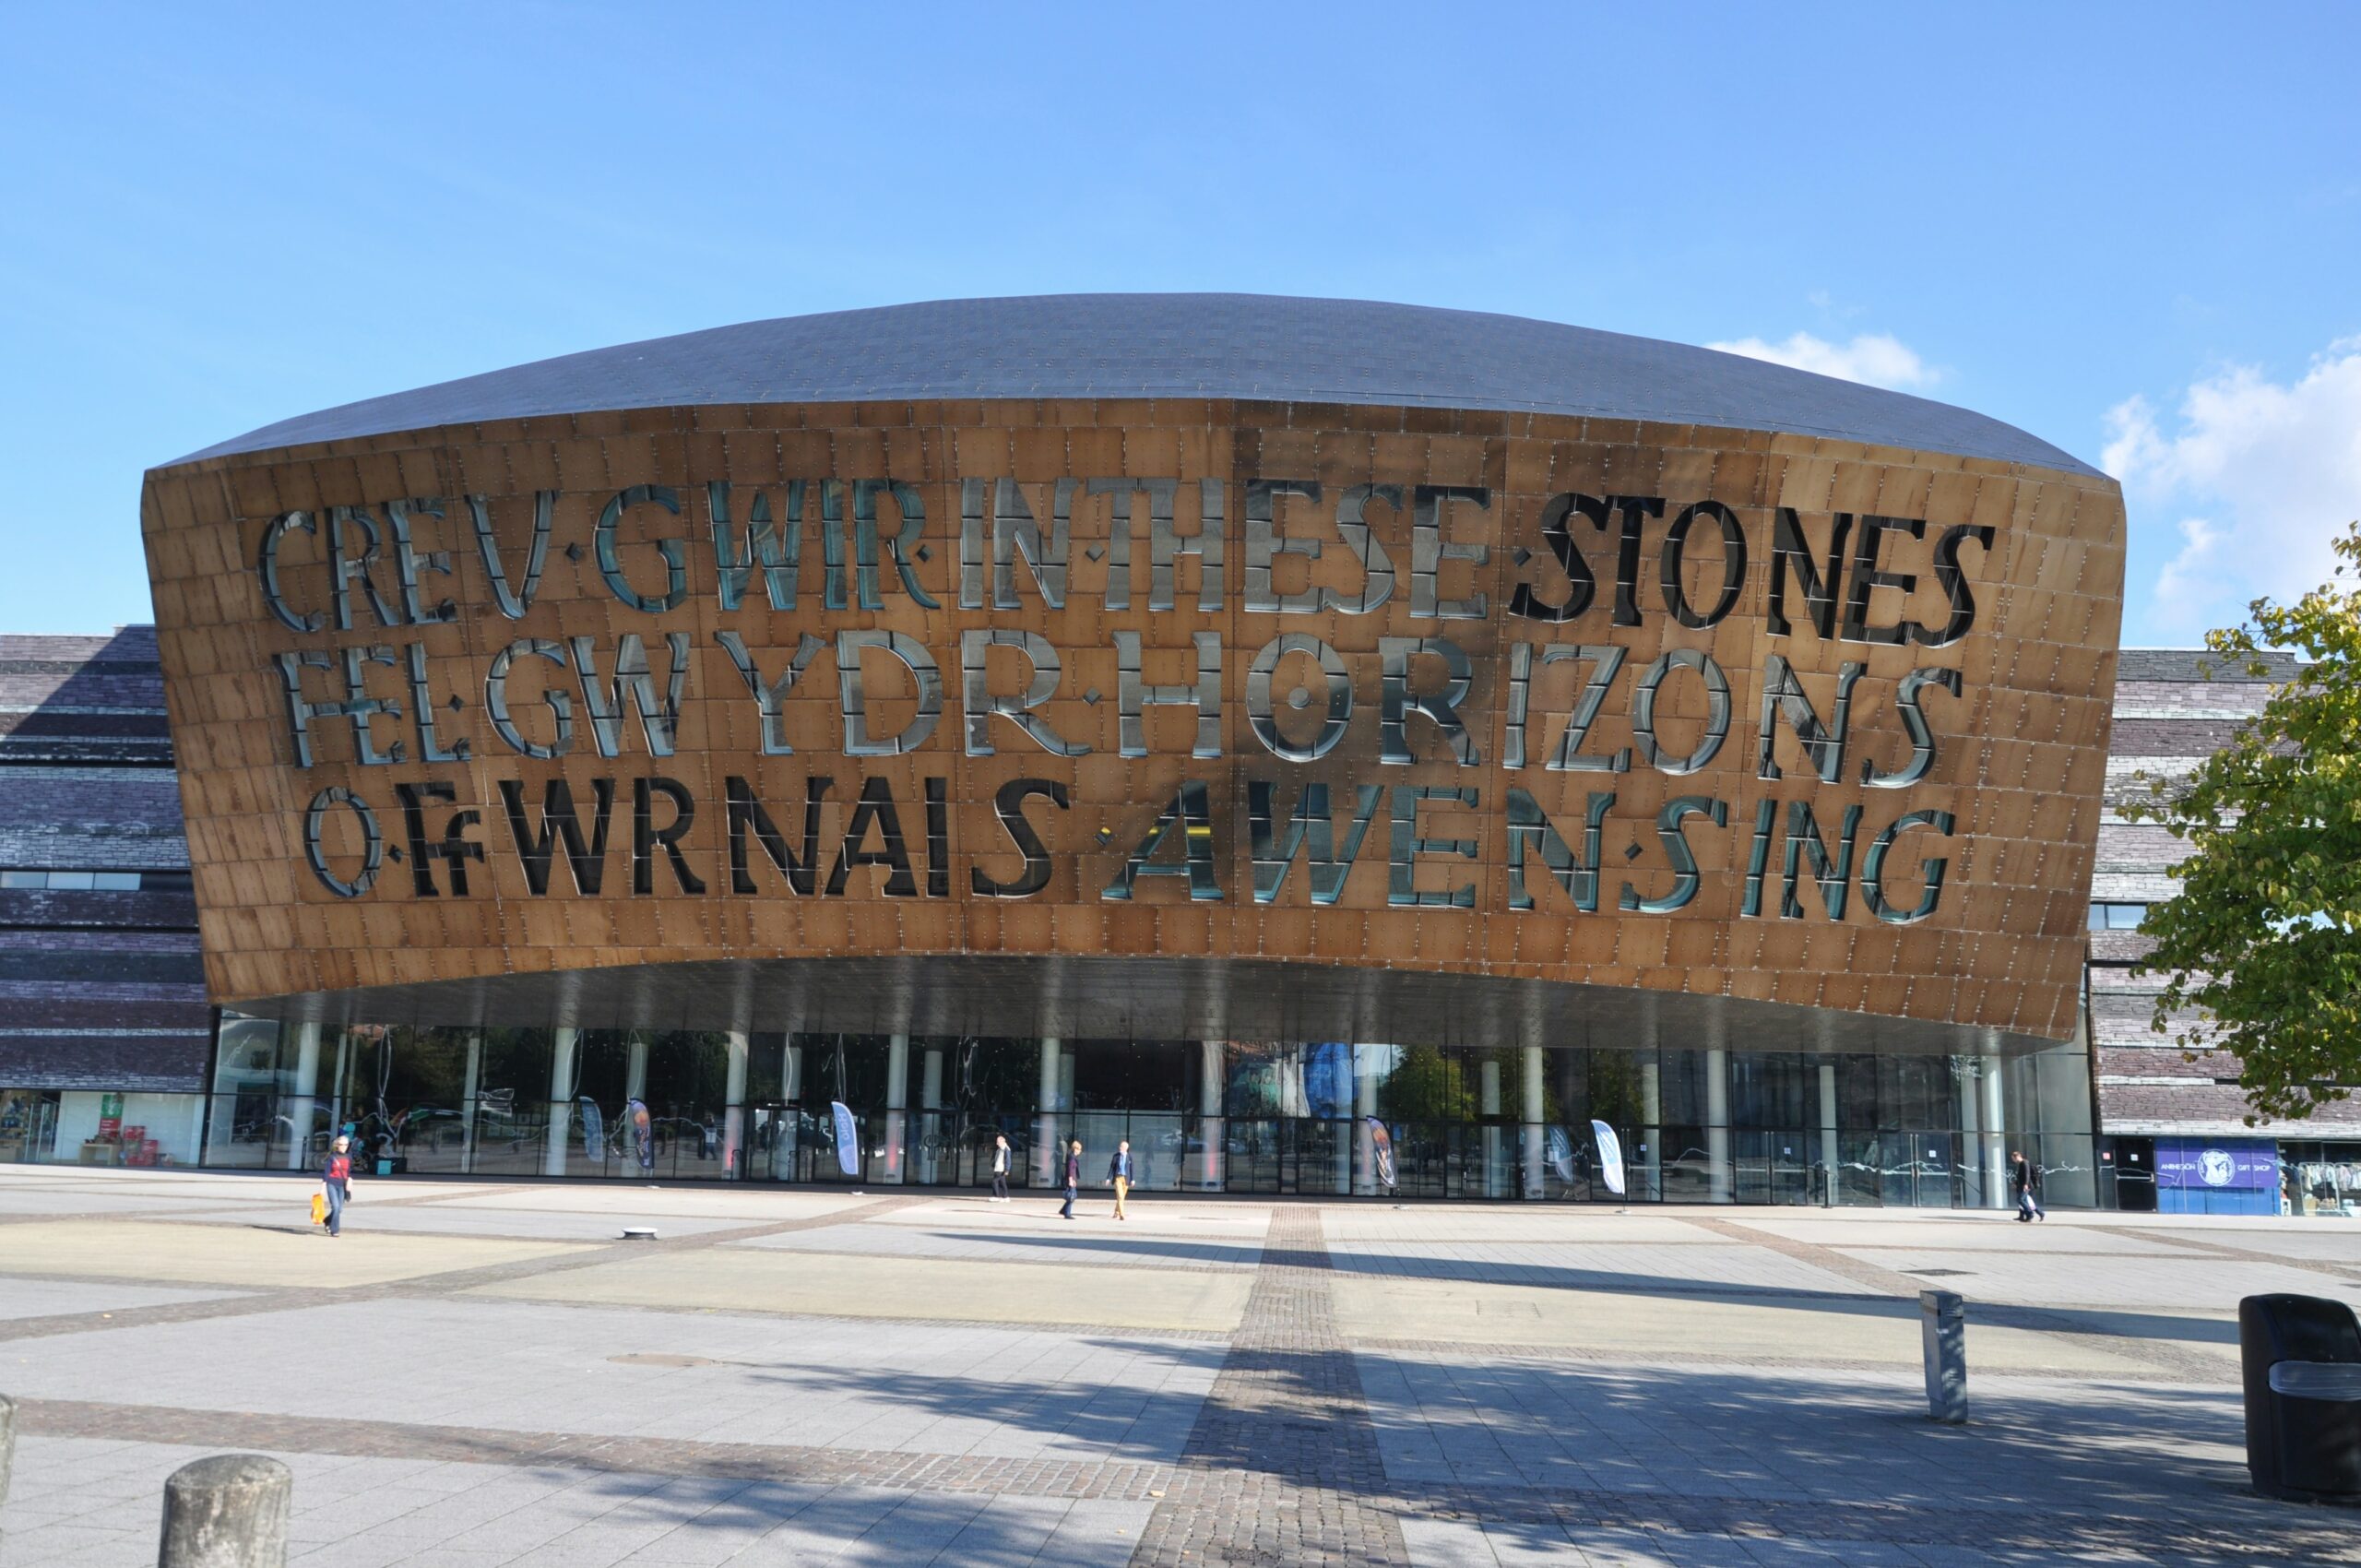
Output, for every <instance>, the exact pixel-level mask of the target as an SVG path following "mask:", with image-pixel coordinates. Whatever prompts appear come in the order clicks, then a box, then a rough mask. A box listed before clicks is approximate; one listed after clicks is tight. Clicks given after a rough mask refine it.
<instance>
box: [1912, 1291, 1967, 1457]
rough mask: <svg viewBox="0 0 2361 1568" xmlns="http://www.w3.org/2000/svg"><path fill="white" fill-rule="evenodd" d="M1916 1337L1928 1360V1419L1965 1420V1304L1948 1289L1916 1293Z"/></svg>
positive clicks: (1951, 1421) (1962, 1298) (1965, 1302)
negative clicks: (1917, 1336) (1917, 1335)
mask: <svg viewBox="0 0 2361 1568" xmlns="http://www.w3.org/2000/svg"><path fill="white" fill-rule="evenodd" d="M1918 1334H1919V1344H1920V1348H1921V1350H1922V1351H1923V1352H1924V1354H1925V1356H1926V1360H1927V1419H1928V1420H1930V1421H1942V1422H1944V1423H1946V1424H1948V1425H1951V1426H1960V1425H1962V1424H1964V1422H1965V1421H1966V1420H1967V1301H1966V1300H1965V1299H1964V1297H1961V1296H1960V1295H1958V1294H1956V1293H1955V1292H1953V1291H1950V1290H1921V1291H1919V1292H1918Z"/></svg>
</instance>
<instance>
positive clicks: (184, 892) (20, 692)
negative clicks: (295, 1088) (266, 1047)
mask: <svg viewBox="0 0 2361 1568" xmlns="http://www.w3.org/2000/svg"><path fill="white" fill-rule="evenodd" d="M187 870H188V845H187V842H186V840H185V838H184V835H183V829H182V826H181V802H180V789H179V785H178V783H177V782H176V780H175V778H174V776H173V773H172V737H171V734H170V732H169V731H168V730H167V728H166V725H165V719H164V688H163V674H162V671H160V669H159V668H158V665H157V662H156V633H155V629H154V628H153V627H150V626H126V627H124V628H122V629H121V630H119V631H117V632H116V633H114V634H113V636H88V637H32V636H0V871H117V872H124V871H130V872H139V873H149V874H150V875H151V876H152V875H153V873H163V874H162V878H161V880H163V881H164V882H166V883H168V884H177V885H165V886H153V885H150V886H144V887H142V888H141V889H139V890H138V891H136V892H131V891H125V892H89V891H52V890H47V889H27V888H16V887H0V1086H6V1087H11V1088H105V1089H149V1090H172V1089H183V1090H186V1089H202V1088H203V1087H205V1074H206V1068H207V1065H208V1055H209V1053H210V1051H211V1040H212V1014H211V1010H210V1009H209V1008H208V1006H207V1004H206V1000H205V976H204V970H203V967H202V965H201V964H200V963H199V961H198V956H197V937H196V899H195V897H194V896H193V895H192V894H191V893H190V891H189V889H188V887H187V885H186V876H185V873H186V872H187ZM176 873H177V874H176Z"/></svg>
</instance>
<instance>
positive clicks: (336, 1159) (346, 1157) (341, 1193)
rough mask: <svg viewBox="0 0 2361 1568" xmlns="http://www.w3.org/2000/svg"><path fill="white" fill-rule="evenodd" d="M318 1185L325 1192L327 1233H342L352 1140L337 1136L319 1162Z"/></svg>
mask: <svg viewBox="0 0 2361 1568" xmlns="http://www.w3.org/2000/svg"><path fill="white" fill-rule="evenodd" d="M320 1185H321V1186H322V1188H324V1189H325V1190H326V1194H327V1200H328V1234H329V1235H331V1236H341V1235H343V1234H344V1205H345V1200H346V1199H348V1198H350V1196H351V1195H352V1140H351V1139H350V1138H346V1137H338V1139H337V1140H336V1142H335V1143H333V1144H331V1145H330V1146H328V1154H327V1158H326V1159H324V1160H322V1161H321V1162H320Z"/></svg>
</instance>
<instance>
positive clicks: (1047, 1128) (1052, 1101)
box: [1033, 1035, 1073, 1187]
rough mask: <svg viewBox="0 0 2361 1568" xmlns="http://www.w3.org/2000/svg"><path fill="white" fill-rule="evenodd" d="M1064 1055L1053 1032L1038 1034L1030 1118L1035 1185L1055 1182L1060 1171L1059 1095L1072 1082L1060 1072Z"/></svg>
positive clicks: (1062, 1068)
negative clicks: (1035, 1086) (1035, 1087)
mask: <svg viewBox="0 0 2361 1568" xmlns="http://www.w3.org/2000/svg"><path fill="white" fill-rule="evenodd" d="M1064 1056H1065V1052H1064V1051H1062V1050H1060V1049H1059V1047H1058V1041H1057V1038H1056V1037H1055V1036H1053V1035H1045V1036H1044V1037H1042V1039H1041V1086H1040V1093H1039V1095H1038V1098H1037V1099H1036V1100H1035V1103H1034V1110H1035V1111H1036V1112H1037V1114H1036V1115H1035V1116H1034V1118H1033V1184H1034V1185H1035V1186H1037V1187H1050V1186H1056V1185H1057V1184H1058V1177H1059V1176H1060V1175H1061V1174H1062V1171H1063V1166H1062V1163H1061V1162H1060V1160H1059V1158H1058V1112H1059V1111H1062V1110H1063V1109H1064V1106H1063V1104H1062V1101H1061V1099H1060V1098H1059V1097H1060V1095H1061V1093H1062V1091H1063V1089H1064V1087H1065V1086H1066V1085H1068V1084H1071V1083H1072V1082H1073V1080H1072V1079H1071V1078H1068V1077H1066V1076H1065V1075H1064Z"/></svg>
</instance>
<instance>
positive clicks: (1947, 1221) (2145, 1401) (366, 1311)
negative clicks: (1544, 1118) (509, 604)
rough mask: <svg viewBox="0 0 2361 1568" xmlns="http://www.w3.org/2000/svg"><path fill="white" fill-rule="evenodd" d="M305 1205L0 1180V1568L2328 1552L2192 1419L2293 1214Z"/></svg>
mask: <svg viewBox="0 0 2361 1568" xmlns="http://www.w3.org/2000/svg"><path fill="white" fill-rule="evenodd" d="M312 1191H313V1184H312V1183H311V1182H306V1181H302V1180H298V1179H295V1178H291V1177H290V1178H279V1177H258V1176H246V1177H241V1176H230V1175H208V1174H184V1173H160V1172H136V1171H104V1170H81V1169H72V1168H7V1169H6V1170H0V1393H6V1394H9V1395H12V1396H15V1397H16V1398H17V1399H18V1401H19V1402H20V1406H21V1415H20V1426H21V1428H22V1432H21V1435H20V1438H19V1440H18V1451H17V1456H16V1466H15V1476H14V1480H13V1485H12V1486H11V1488H10V1490H9V1492H8V1496H7V1498H6V1503H5V1504H0V1568H33V1565H35V1564H40V1565H42V1568H51V1565H65V1564H71V1565H74V1568H101V1565H105V1564H123V1565H126V1568H128V1565H132V1564H146V1563H150V1562H153V1561H154V1554H155V1538H156V1521H157V1516H158V1511H159V1506H160V1495H161V1490H162V1485H163V1480H164V1478H165V1476H166V1475H168V1474H169V1473H170V1472H171V1471H172V1470H173V1469H174V1468H176V1467H179V1466H180V1465H182V1464H184V1463H186V1462H187V1461H188V1460H190V1459H192V1458H195V1457H197V1456H200V1455H205V1454H208V1453H219V1452H224V1451H229V1450H244V1451H255V1452H262V1453H267V1454H272V1455H279V1457H281V1458H283V1459H285V1460H286V1461H287V1463H288V1464H289V1465H290V1466H291V1467H293V1469H294V1472H295V1478H296V1479H295V1500H294V1506H295V1513H294V1526H293V1527H294V1535H295V1546H294V1552H295V1561H297V1562H305V1563H317V1564H323V1565H332V1568H380V1565H388V1564H397V1563H398V1564H406V1565H407V1564H418V1565H430V1564H443V1565H449V1568H510V1565H516V1568H541V1565H543V1564H547V1565H549V1568H608V1565H610V1564H617V1563H632V1564H651V1565H652V1564H665V1565H672V1568H716V1565H719V1564H725V1563H726V1564H730V1565H732V1568H738V1565H747V1568H752V1565H755V1564H765V1565H767V1564H788V1563H820V1562H828V1563H841V1564H848V1565H849V1564H864V1565H865V1564H894V1565H896V1568H908V1565H915V1564H923V1563H930V1562H941V1563H945V1564H968V1563H974V1564H1017V1563H1074V1564H1085V1563H1087V1564H1097V1565H1104V1564H1112V1563H1121V1562H1135V1563H1155V1564H1165V1565H1172V1568H1178V1565H1181V1564H1192V1565H1193V1564H1200V1563H1204V1564H1219V1563H1226V1562H1227V1563H1284V1562H1355V1563H1358V1562H1376V1563H1413V1564H1418V1565H1420V1568H1443V1565H1447V1564H1461V1563H1484V1564H1490V1563H1501V1564H1521V1563H1527V1562H1535V1563H1537V1562H1552V1563H1577V1564H1579V1563H1591V1564H1597V1565H1600V1568H1606V1565H1609V1564H1612V1565H1616V1568H1625V1565H1631V1568H1637V1565H1641V1564H1678V1565H1690V1564H1700V1565H1703V1564H1733V1565H1758V1564H1759V1565H1765V1568H1770V1565H1787V1564H1794V1565H1798V1568H1800V1565H1805V1564H1831V1563H1845V1564H1855V1563H1857V1564H1880V1565H1882V1564H1892V1565H1895V1568H1967V1565H1970V1564H1977V1565H1980V1564H1991V1563H2011V1564H2041V1565H2049V1564H2066V1563H2082V1562H2130V1563H2150V1562H2153V1563H2159V1564H2183V1563H2214V1562H2220V1563H2249V1562H2252V1563H2263V1562H2269V1563H2288V1564H2311V1563H2327V1562H2356V1563H2361V1514H2355V1513H2348V1512H2340V1511H2336V1510H2331V1509H2321V1508H2311V1507H2302V1506H2295V1505H2289V1504H2283V1503H2271V1502H2267V1501H2265V1500H2263V1499H2260V1498H2258V1497H2256V1496H2255V1495H2254V1494H2253V1493H2252V1492H2251V1491H2248V1487H2247V1478H2246V1470H2245V1466H2244V1451H2243V1445H2242V1435H2241V1425H2240V1413H2239V1405H2238V1393H2237V1360H2236V1351H2237V1346H2236V1322H2235V1312H2236V1303H2237V1300H2238V1298H2239V1297H2240V1296H2242V1295H2246V1294H2249V1293H2251V1292H2254V1291H2259V1290H2296V1291H2303V1292H2307V1293H2310V1294H2316V1295H2326V1296H2334V1297H2339V1298H2342V1299H2343V1300H2346V1301H2355V1303H2356V1304H2361V1231H2356V1230H2355V1229H2352V1228H2350V1227H2348V1226H2344V1225H2342V1224H2340V1223H2337V1222H2334V1221H2326V1220H2314V1221H2301V1220H2228V1219H2202V1218H2158V1217H2155V1216H2131V1215H2113V1214H2109V1215H2062V1214H2061V1215H2058V1216H2055V1217H2053V1218H2052V1219H2051V1220H2050V1221H2049V1222H2048V1223H2047V1224H2046V1225H2041V1226H2026V1225H2018V1224H2013V1223H2011V1221H2010V1219H2009V1218H2008V1217H2007V1216H2005V1215H1995V1214H1941V1213H1897V1212H1877V1211H1854V1212H1834V1213H1830V1212H1824V1211H1819V1210H1801V1209H1727V1208H1723V1209H1710V1210H1709V1209H1647V1210H1634V1211H1633V1212H1631V1213H1629V1214H1618V1213H1616V1212H1614V1211H1613V1210H1611V1209H1606V1208H1597V1207H1568V1206H1556V1207H1550V1208H1547V1209H1544V1208H1541V1207H1539V1206H1532V1207H1523V1206H1519V1207H1511V1206H1450V1207H1439V1206H1418V1207H1406V1208H1395V1207H1393V1206H1386V1205H1378V1204H1347V1203H1328V1204H1320V1203H1314V1202H1305V1203H1293V1202H1284V1201H1282V1202H1249V1201H1240V1200H1225V1201H1217V1202H1216V1201H1187V1200H1170V1199H1166V1200H1135V1201H1134V1203H1133V1218H1132V1219H1130V1220H1129V1221H1126V1222H1123V1223H1120V1224H1119V1223H1117V1222H1115V1221H1114V1220H1113V1219H1112V1218H1110V1217H1109V1203H1108V1201H1107V1198H1106V1195H1105V1194H1086V1202H1085V1204H1084V1206H1083V1210H1084V1212H1083V1217H1082V1218H1079V1219H1077V1220H1074V1221H1071V1222H1069V1221H1062V1220H1061V1219H1059V1218H1057V1215H1056V1206H1055V1203H1054V1201H1053V1200H1050V1199H1045V1198H1042V1197H1038V1196H1020V1197H1019V1198H1018V1199H1017V1200H1016V1201H1015V1202H1014V1203H1011V1204H1007V1205H995V1204H991V1203H987V1202H985V1201H984V1200H983V1199H982V1198H981V1197H979V1196H967V1195H965V1194H961V1195H956V1196H947V1195H943V1194H935V1193H929V1194H898V1193H895V1192H892V1191H891V1190H879V1189H869V1190H865V1191H861V1192H852V1191H849V1190H842V1189H838V1190H826V1191H814V1190H812V1189H789V1190H767V1191H764V1190H757V1191H729V1190H716V1189H711V1188H693V1187H682V1186H673V1187H666V1188H660V1189H658V1188H650V1187H631V1186H617V1187H610V1188H589V1187H584V1186H564V1187H561V1186H549V1185H501V1184H496V1183H473V1184H461V1183H458V1182H424V1181H413V1182H364V1183H362V1186H361V1189H360V1191H359V1193H358V1194H356V1202H355V1203H354V1205H353V1207H352V1211H351V1214H350V1221H349V1225H348V1231H347V1234H346V1235H345V1236H343V1237H342V1238H339V1239H338V1240H335V1241H330V1240H328V1239H327V1238H326V1237H325V1236H324V1235H322V1234H320V1233H318V1232H316V1231H314V1230H313V1229H312V1228H311V1227H310V1226H309V1225H308V1224H307V1223H306V1221H307V1218H308V1217H307V1215H306V1212H305V1206H306V1205H307V1203H308V1199H309V1194H310V1193H311V1192H312ZM626 1225H631V1226H649V1227H653V1228H654V1229H656V1230H657V1231H658V1239H657V1240H655V1241H628V1242H627V1241H622V1240H620V1239H619V1238H620V1234H621V1231H622V1229H623V1227H624V1226H626ZM1930 1284H1932V1285H1940V1286H1943V1287H1945V1288H1949V1289H1956V1290H1959V1291H1960V1292H1962V1293H1963V1294H1964V1295H1965V1296H1966V1297H1967V1299H1968V1301H1969V1303H1970V1308H1969V1310H1970V1324H1971V1326H1970V1329H1969V1336H1968V1356H1969V1363H1970V1393H1971V1398H1972V1403H1973V1420H1971V1422H1970V1424H1969V1425H1967V1426H1966V1427H1964V1428H1945V1427H1939V1426H1935V1425H1931V1424H1929V1423H1928V1421H1927V1420H1925V1400H1924V1395H1923V1390H1922V1388H1921V1385H1920V1377H1919V1367H1918V1322H1917V1306H1916V1292H1917V1291H1918V1290H1919V1289H1922V1288H1924V1287H1926V1286H1928V1285H1930Z"/></svg>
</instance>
